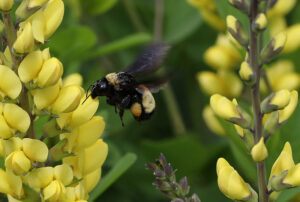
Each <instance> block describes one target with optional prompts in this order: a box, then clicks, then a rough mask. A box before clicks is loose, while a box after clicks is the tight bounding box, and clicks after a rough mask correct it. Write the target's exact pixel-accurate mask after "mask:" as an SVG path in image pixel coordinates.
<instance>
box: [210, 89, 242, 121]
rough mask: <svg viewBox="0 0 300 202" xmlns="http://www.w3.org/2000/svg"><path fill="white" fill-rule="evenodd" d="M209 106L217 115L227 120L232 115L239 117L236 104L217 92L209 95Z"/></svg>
mask: <svg viewBox="0 0 300 202" xmlns="http://www.w3.org/2000/svg"><path fill="white" fill-rule="evenodd" d="M210 106H211V108H212V109H213V111H214V112H215V113H216V114H217V115H218V116H220V117H221V118H223V119H225V120H229V119H230V118H232V117H239V114H238V112H237V109H236V106H235V105H234V104H233V103H232V102H231V101H230V100H228V99H227V98H226V97H224V96H221V95H219V94H214V95H213V96H211V98H210Z"/></svg>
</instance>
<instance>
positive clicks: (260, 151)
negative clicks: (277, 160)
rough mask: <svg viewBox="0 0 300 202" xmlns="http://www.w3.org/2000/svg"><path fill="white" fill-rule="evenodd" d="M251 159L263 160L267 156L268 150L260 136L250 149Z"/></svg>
mask: <svg viewBox="0 0 300 202" xmlns="http://www.w3.org/2000/svg"><path fill="white" fill-rule="evenodd" d="M251 156H252V159H253V160H254V161H256V162H261V161H264V160H265V159H266V158H267V157H268V150H267V147H266V145H265V143H264V138H263V137H262V138H261V139H260V141H259V142H258V143H257V144H256V145H254V147H253V148H252V150H251Z"/></svg>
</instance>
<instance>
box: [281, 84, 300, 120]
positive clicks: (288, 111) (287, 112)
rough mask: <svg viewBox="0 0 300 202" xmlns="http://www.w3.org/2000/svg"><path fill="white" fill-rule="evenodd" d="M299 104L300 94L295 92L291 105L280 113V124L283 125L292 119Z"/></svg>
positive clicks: (292, 95) (292, 94)
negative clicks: (299, 97)
mask: <svg viewBox="0 0 300 202" xmlns="http://www.w3.org/2000/svg"><path fill="white" fill-rule="evenodd" d="M297 104H298V92H297V91H295V90H293V91H292V92H291V100H290V102H289V104H288V105H287V106H286V107H285V108H284V109H282V110H279V111H278V112H279V120H278V122H279V123H283V122H284V121H286V120H287V119H288V118H290V116H291V115H292V114H293V112H294V111H295V109H296V107H297Z"/></svg>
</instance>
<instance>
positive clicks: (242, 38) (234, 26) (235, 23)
mask: <svg viewBox="0 0 300 202" xmlns="http://www.w3.org/2000/svg"><path fill="white" fill-rule="evenodd" d="M226 22H227V29H228V32H229V33H230V34H231V35H232V36H233V37H234V38H235V39H236V40H237V41H238V42H239V43H240V44H241V45H243V46H244V47H247V46H248V44H249V37H248V35H247V32H246V31H245V29H244V28H243V25H242V23H241V22H240V21H239V20H238V19H236V18H235V17H234V16H232V15H228V16H227V18H226Z"/></svg>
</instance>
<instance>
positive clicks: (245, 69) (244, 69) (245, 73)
mask: <svg viewBox="0 0 300 202" xmlns="http://www.w3.org/2000/svg"><path fill="white" fill-rule="evenodd" d="M239 74H240V77H241V78H242V79H243V80H244V81H249V80H251V77H252V76H253V70H252V68H251V67H250V65H249V64H248V62H243V63H242V64H241V68H240V71H239Z"/></svg>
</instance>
